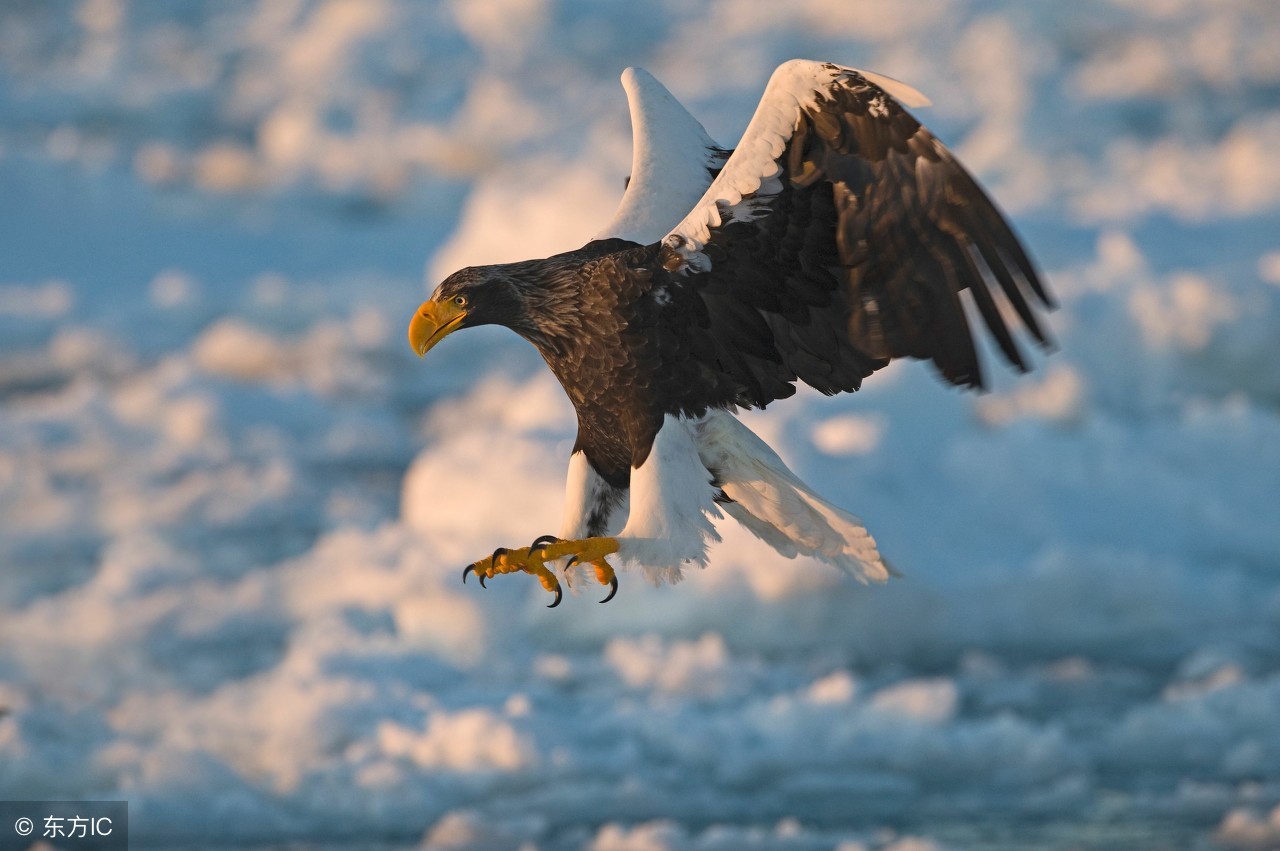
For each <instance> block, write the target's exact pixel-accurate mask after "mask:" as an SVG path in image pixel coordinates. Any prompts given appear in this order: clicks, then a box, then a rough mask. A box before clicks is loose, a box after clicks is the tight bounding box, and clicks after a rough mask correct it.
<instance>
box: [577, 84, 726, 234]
mask: <svg viewBox="0 0 1280 851" xmlns="http://www.w3.org/2000/svg"><path fill="white" fill-rule="evenodd" d="M622 87H623V88H624V89H626V91H627V103H628V105H629V106H630V107H631V140H632V162H631V178H630V180H629V181H628V182H627V191H626V194H624V195H623V196H622V202H621V203H620V204H619V205H618V210H617V212H616V213H614V215H613V219H612V220H610V222H609V224H607V225H605V227H604V230H602V231H601V232H600V233H599V234H597V235H596V237H595V238H596V239H609V238H617V239H626V240H630V241H631V242H636V243H639V244H641V245H648V244H650V243H654V242H657V241H658V240H660V239H662V237H663V235H664V234H666V233H667V232H668V231H669V230H671V226H672V225H674V224H675V223H676V222H678V221H680V217H681V216H683V215H684V214H685V213H687V212H688V211H689V209H690V208H691V207H693V206H694V205H695V204H697V203H698V199H699V198H701V197H702V193H703V192H705V191H706V189H707V187H708V186H710V185H711V181H712V179H713V178H714V177H715V176H716V174H717V173H719V171H720V167H721V166H723V165H724V163H725V160H726V159H727V158H728V156H729V152H728V151H726V150H723V149H722V148H720V147H719V146H717V145H716V143H715V142H713V141H712V140H711V137H710V136H708V135H707V131H706V130H704V129H702V125H701V124H699V123H698V120H697V119H696V118H694V117H693V116H692V115H690V114H689V112H688V110H686V109H685V108H684V106H683V105H681V103H680V101H678V100H676V99H675V97H673V96H672V94H671V92H669V91H667V89H666V87H665V86H663V85H662V83H659V82H658V81H657V80H656V79H654V78H653V76H652V75H651V74H650V73H649V72H648V71H646V70H644V69H643V68H628V69H627V70H625V71H623V72H622Z"/></svg>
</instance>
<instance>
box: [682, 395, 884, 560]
mask: <svg viewBox="0 0 1280 851" xmlns="http://www.w3.org/2000/svg"><path fill="white" fill-rule="evenodd" d="M694 433H695V439H696V441H697V445H698V455H699V457H700V458H701V460H702V463H703V464H704V465H705V466H706V467H707V468H708V469H709V470H713V471H714V472H715V474H716V475H717V476H718V477H719V482H720V486H721V488H722V489H723V490H724V492H725V495H726V496H728V497H729V498H730V499H732V500H733V502H731V503H729V504H727V505H724V506H722V508H723V509H724V510H725V512H726V513H728V514H729V515H730V516H731V517H733V518H734V519H735V520H737V521H738V522H739V523H741V524H742V525H743V526H746V527H747V529H749V530H750V531H751V532H752V533H753V534H755V535H756V537H758V538H760V539H761V540H762V541H764V542H765V543H767V544H769V545H770V546H771V547H773V548H774V549H775V550H777V551H778V552H779V553H781V554H782V555H784V556H786V557H787V558H794V557H795V556H797V555H806V556H812V557H814V558H818V559H821V560H823V561H825V562H827V563H829V564H832V565H835V566H836V567H838V568H840V569H841V570H843V571H845V572H846V573H848V574H849V575H850V576H853V577H854V578H855V579H857V580H859V581H860V582H884V581H885V580H886V579H888V578H889V577H890V576H891V575H894V574H895V571H894V570H893V569H892V568H891V567H889V565H888V564H886V563H885V561H884V559H883V558H882V557H881V556H880V552H879V550H877V549H876V542H875V540H874V539H873V538H872V537H871V533H869V532H868V531H867V528H866V526H864V525H863V524H862V521H861V520H859V519H858V518H857V517H855V516H854V515H852V514H850V513H848V512H847V511H844V510H843V509H840V508H837V507H836V506H834V505H832V504H831V503H829V502H827V501H826V500H824V499H823V498H822V497H820V496H818V495H817V494H816V493H814V492H813V489H812V488H810V487H809V486H808V485H806V484H805V483H804V482H802V481H800V479H799V478H798V477H797V476H796V474H795V473H793V472H791V470H790V469H788V468H787V465H786V464H785V463H783V461H782V459H781V458H779V457H778V454H777V453H776V452H774V451H773V449H772V448H770V446H769V445H768V444H767V443H765V442H764V441H763V440H761V439H760V438H759V437H758V436H757V435H756V434H755V432H753V431H751V429H749V428H747V427H746V426H745V425H743V424H742V423H741V422H739V421H738V419H737V417H735V416H733V415H732V414H730V413H728V412H726V411H713V412H711V413H709V414H708V415H707V416H706V417H705V418H704V419H702V420H701V421H699V422H698V423H697V425H696V427H695V432H694Z"/></svg>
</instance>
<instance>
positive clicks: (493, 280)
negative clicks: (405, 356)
mask: <svg viewBox="0 0 1280 851" xmlns="http://www.w3.org/2000/svg"><path fill="white" fill-rule="evenodd" d="M518 284H519V282H517V281H515V280H512V278H511V276H510V275H507V274H503V273H502V272H501V271H500V269H499V267H493V266H488V267H485V266H481V267H468V268H466V269H462V270H460V271H458V272H454V273H453V274H452V275H450V276H449V277H447V278H445V279H444V281H442V282H441V283H440V286H438V287H436V291H435V292H434V293H432V295H431V298H429V299H427V300H426V301H424V302H423V303H422V304H421V305H420V306H419V307H418V310H417V312H416V313H415V314H414V315H413V319H411V320H410V321H409V345H410V346H412V347H413V350H414V351H415V352H416V353H417V354H418V356H419V357H422V356H423V355H425V354H426V353H427V352H428V351H430V350H431V348H432V347H434V346H435V344H436V343H439V342H440V341H441V340H443V339H444V338H445V337H447V336H448V335H450V334H452V333H453V332H454V331H457V330H458V329H459V328H471V327H473V326H476V325H505V326H506V327H508V328H511V329H513V330H515V331H517V332H521V331H523V330H524V326H526V325H527V324H529V320H528V311H527V305H526V304H525V298H524V296H523V293H522V289H523V288H522V287H521V286H519V285H518Z"/></svg>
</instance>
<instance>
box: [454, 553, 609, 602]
mask: <svg viewBox="0 0 1280 851" xmlns="http://www.w3.org/2000/svg"><path fill="white" fill-rule="evenodd" d="M617 551H618V541H617V539H615V538H583V539H582V540H578V541H561V540H559V539H556V538H552V537H550V536H544V537H542V538H539V539H538V540H536V541H534V542H533V545H532V546H529V547H522V548H521V549H518V550H508V549H506V548H504V547H499V548H498V549H496V550H494V551H493V555H491V556H489V557H488V558H484V559H481V560H480V561H477V562H475V563H474V564H469V565H467V567H466V569H464V570H463V571H462V581H463V582H466V581H467V576H468V575H469V574H471V573H475V574H476V576H477V577H478V578H479V579H480V584H481V585H482V586H484V584H485V580H486V579H492V578H493V577H494V576H497V575H499V574H503V573H516V572H517V571H520V572H524V573H528V574H529V575H531V576H535V577H537V579H538V581H539V582H540V583H541V584H542V587H543V588H545V589H546V590H547V592H548V593H551V594H555V595H556V598H555V600H554V601H553V602H552V603H551V605H550V606H548V608H551V609H554V608H555V607H556V606H558V605H560V601H561V599H563V593H562V591H561V589H560V580H559V579H558V578H557V577H556V575H555V574H554V573H552V572H551V571H550V570H549V569H548V568H547V566H546V563H547V562H549V561H555V560H556V559H560V558H564V557H566V556H573V557H574V560H576V561H581V562H586V563H589V564H591V565H592V566H593V567H594V568H595V572H596V579H597V580H598V581H599V582H600V584H601V585H608V586H610V588H611V590H610V592H609V596H608V597H605V598H604V599H603V600H601V601H600V602H602V603H607V602H609V601H610V600H612V599H613V595H614V594H616V593H618V577H617V575H616V574H615V573H614V572H613V568H612V567H610V566H609V563H608V562H607V561H605V556H607V555H611V554H612V553H616V552H617Z"/></svg>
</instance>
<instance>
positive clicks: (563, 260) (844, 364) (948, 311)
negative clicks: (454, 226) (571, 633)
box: [409, 60, 1052, 606]
mask: <svg viewBox="0 0 1280 851" xmlns="http://www.w3.org/2000/svg"><path fill="white" fill-rule="evenodd" d="M623 85H624V87H625V88H626V90H627V95H628V99H629V102H630V106H631V112H632V123H633V131H634V132H633V138H634V148H635V152H634V161H633V168H632V177H631V180H630V183H629V185H628V188H627V192H626V194H625V195H624V197H623V200H622V203H621V204H620V206H619V208H618V212H617V214H616V215H615V217H614V219H613V220H612V221H611V222H610V224H609V225H608V226H607V227H606V229H605V231H604V232H603V233H602V234H600V235H599V236H598V237H597V238H596V239H594V240H592V241H591V242H589V243H587V244H586V245H585V246H583V247H582V248H580V249H577V250H576V251H570V252H567V253H564V254H559V255H556V256H554V257H549V258H546V259H544V260H529V261H525V262H521V263H508V264H502V265H497V266H483V267H474V268H467V269H463V270H461V271H459V272H456V273H454V274H453V275H450V276H449V277H448V278H446V279H445V280H444V281H443V282H442V283H441V284H440V286H439V287H438V288H437V289H436V291H435V293H434V294H433V295H432V297H431V298H430V299H429V300H428V301H426V302H424V303H423V304H422V306H421V307H420V308H419V309H418V312H417V313H416V314H415V315H414V317H413V319H412V321H411V322H410V325H409V341H410V344H411V345H412V346H413V348H414V351H416V352H417V353H418V354H419V355H424V354H426V352H427V351H428V350H429V349H431V347H433V346H434V345H436V344H437V343H438V342H439V341H440V340H441V339H443V338H444V337H445V336H447V335H448V334H451V333H453V332H454V331H456V330H458V329H459V328H466V327H471V326H474V325H485V324H499V325H505V326H506V327H508V328H511V329H512V330H513V331H515V332H516V333H518V334H520V335H521V336H522V337H524V338H525V339H527V340H528V341H529V342H531V343H532V344H533V345H534V346H535V347H536V348H537V349H538V351H539V352H540V353H541V354H542V356H543V358H544V359H545V360H546V362H547V364H548V365H549V366H550V367H551V370H552V371H553V372H554V373H555V375H556V377H557V378H558V379H559V380H560V383H561V385H562V386H563V387H564V389H565V392H566V393H567V394H568V395H569V398H570V400H571V401H572V402H573V406H574V408H575V410H576V411H577V417H578V437H577V441H576V443H575V445H574V448H573V453H572V455H571V457H570V461H569V481H568V488H567V493H566V504H565V519H564V522H563V524H562V527H561V529H560V531H559V534H558V535H543V536H541V537H539V538H537V539H536V540H535V541H534V542H533V544H531V545H530V546H528V547H521V548H518V549H512V550H507V549H505V548H501V547H500V548H498V549H497V550H496V551H495V552H494V553H493V554H492V555H491V556H488V557H486V558H483V559H481V560H479V561H477V562H476V563H474V564H471V565H468V566H467V568H466V569H465V570H464V572H463V579H464V580H465V579H466V577H467V576H468V575H469V574H471V573H476V574H477V575H478V576H479V579H480V581H481V584H483V583H484V582H485V580H487V579H489V578H492V577H493V576H494V575H497V574H503V573H511V572H516V571H523V572H526V573H530V574H532V575H534V576H536V577H538V578H539V579H540V580H541V582H542V584H543V586H544V587H545V588H546V590H547V591H549V592H551V593H553V594H554V595H555V599H554V601H553V602H552V603H551V605H552V606H555V605H557V604H558V603H559V602H560V600H561V591H560V580H559V578H558V577H557V575H556V573H555V572H553V570H552V567H553V566H556V565H560V566H561V567H562V569H564V570H568V569H572V568H573V566H574V565H581V566H590V567H591V568H592V569H593V570H594V575H595V578H596V579H597V580H598V581H599V582H600V583H601V584H604V585H609V586H610V592H609V595H608V597H606V598H605V599H606V600H608V599H611V598H612V597H613V595H614V594H615V593H616V592H617V588H618V583H617V577H616V574H615V572H614V567H615V566H632V565H634V566H638V567H640V568H642V569H643V570H644V571H645V572H646V573H648V574H649V575H650V576H651V577H658V578H667V579H677V578H679V576H680V572H681V570H682V568H683V567H684V566H685V565H688V564H694V565H698V566H702V565H705V564H706V557H707V546H708V544H709V542H711V541H713V540H716V537H717V536H716V533H715V530H714V528H713V526H712V525H711V522H710V518H711V517H713V516H718V515H719V513H720V511H721V510H723V511H724V512H725V513H728V514H729V515H730V516H731V517H733V518H734V519H736V520H738V521H739V522H741V523H742V524H743V525H744V526H746V527H747V528H748V529H750V530H751V531H752V532H753V533H755V534H756V535H757V536H758V537H760V538H761V539H762V540H764V541H765V542H766V543H768V544H770V545H771V546H773V547H774V548H775V549H777V550H778V551H779V552H781V553H782V554H783V555H786V556H796V555H808V556H813V557H816V558H819V559H822V560H824V561H827V562H829V563H831V564H833V565H835V566H837V567H839V568H841V569H843V570H845V571H846V572H848V573H849V574H851V575H852V576H854V577H856V578H858V579H860V580H862V581H883V580H884V579H886V578H888V576H889V575H890V572H891V571H890V568H889V567H888V565H887V564H886V563H885V562H884V560H883V559H882V558H881V556H880V553H879V552H878V550H877V548H876V545H875V542H874V540H873V539H872V538H871V536H870V534H868V532H867V530H866V529H865V527H864V526H863V525H862V523H861V521H860V520H858V518H856V517H854V516H853V515H851V514H849V513H848V512H845V511H844V510H842V509H840V508H837V507H836V506H834V505H831V504H830V503H828V502H827V501H826V500H824V499H822V498H821V497H820V496H818V495H817V494H816V493H814V492H813V490H812V489H810V488H809V487H808V486H807V485H805V484H804V482H802V481H800V479H799V478H797V477H796V476H795V474H794V473H792V472H791V471H790V470H789V469H787V467H786V465H785V464H784V463H783V462H782V460H781V459H780V458H779V457H778V455H777V454H776V453H775V452H774V451H773V450H772V449H770V448H769V446H768V445H766V444H765V443H764V442H763V441H762V440H760V438H758V437H757V436H756V435H755V434H753V433H752V432H751V431H750V430H748V429H747V428H746V427H745V426H744V425H742V424H741V423H740V422H739V421H738V419H737V418H736V417H735V416H734V411H735V410H736V409H737V408H739V407H758V408H763V407H764V406H766V405H768V404H769V403H770V402H772V401H774V400H777V399H781V398H785V397H787V396H790V395H792V394H793V393H794V392H795V386H796V382H797V381H802V382H804V383H806V384H808V385H810V386H812V387H814V388H816V389H818V390H820V391H822V392H823V393H827V394H833V393H839V392H850V391H854V390H857V389H858V388H859V387H860V386H861V384H862V381H863V379H865V378H867V377H868V376H869V375H871V374H872V373H873V372H875V371H876V370H878V369H880V368H881V367H883V366H885V365H886V364H888V363H889V362H890V361H891V360H892V359H894V358H900V357H912V358H920V359H925V360H928V361H931V362H932V363H933V365H934V366H935V367H936V368H937V370H938V371H939V373H940V374H941V375H942V376H943V377H944V378H945V379H946V380H947V381H949V382H951V383H953V384H956V385H959V386H962V387H973V388H977V387H982V386H983V376H982V369H981V365H980V363H979V358H978V354H977V349H976V347H975V345H974V339H973V333H972V328H971V325H970V321H969V318H968V316H967V314H966V309H965V306H964V301H965V299H966V298H967V299H969V300H970V301H972V304H973V308H974V310H976V313H977V314H978V316H979V317H981V321H982V325H983V326H985V327H986V329H987V331H988V332H989V333H990V334H991V335H992V337H993V338H994V339H995V342H996V343H997V345H998V347H999V350H1000V352H1001V353H1002V355H1003V356H1004V358H1005V359H1006V360H1008V362H1009V363H1010V364H1012V365H1013V366H1015V367H1017V368H1018V369H1021V370H1025V369H1027V361H1026V360H1025V358H1024V356H1023V354H1022V352H1021V350H1020V349H1019V348H1018V344H1017V342H1016V341H1015V337H1014V330H1015V329H1014V328H1011V327H1010V326H1011V325H1021V326H1022V328H1023V330H1024V332H1025V333H1027V334H1029V335H1030V336H1031V338H1032V339H1034V340H1035V341H1036V342H1037V343H1039V344H1041V345H1047V344H1048V338H1047V336H1046V333H1045V331H1044V329H1043V328H1042V325H1041V322H1040V319H1039V318H1038V316H1037V310H1038V309H1040V308H1044V307H1050V306H1052V304H1051V300H1050V297H1049V295H1048V293H1047V292H1046V290H1045V288H1044V286H1043V284H1042V283H1041V281H1040V279H1039V277H1038V275H1037V273H1036V270H1035V268H1034V266H1033V264H1032V262H1031V260H1030V259H1029V258H1028V256H1027V254H1026V252H1025V251H1024V249H1023V247H1022V246H1021V244H1020V243H1019V241H1018V239H1017V237H1016V236H1015V235H1014V234H1013V232H1012V230H1011V229H1010V227H1009V225H1008V223H1007V222H1006V221H1005V219H1004V217H1003V216H1002V215H1001V214H1000V212H999V211H998V210H997V209H996V207H995V205H994V204H993V203H992V202H991V200H990V199H989V198H988V197H987V196H986V194H985V193H984V192H983V191H982V189H981V188H980V187H979V186H978V185H977V183H976V182H975V181H974V179H973V178H972V177H971V176H970V175H969V173H968V172H967V171H966V170H965V169H964V168H963V167H962V166H961V165H960V164H959V163H958V162H957V161H956V160H955V158H954V157H953V156H952V154H951V153H950V152H949V151H948V150H947V149H946V148H945V147H944V146H943V145H942V143H941V142H939V141H938V140H937V139H936V138H935V137H934V136H933V134H931V133H930V132H929V131H928V130H927V129H925V128H924V127H923V126H922V125H921V124H920V123H919V122H918V121H916V119H915V118H914V117H912V116H911V114H910V113H908V112H907V111H906V109H905V108H904V105H905V106H921V105H925V104H927V103H928V102H927V101H926V100H925V99H924V98H923V96H921V95H920V94H919V93H918V92H915V91H914V90H913V89H911V88H910V87H908V86H906V85H904V84H902V83H899V82H897V81H895V80H891V79H889V78H886V77H881V76H879V75H875V74H871V73H869V72H865V71H858V70H855V69H852V68H843V67H840V66H836V65H832V64H829V63H820V62H810V61H803V60H793V61H791V62H787V63H785V64H783V65H782V66H780V67H779V68H778V69H777V70H776V71H775V72H774V74H773V76H772V77H771V79H770V81H769V84H768V87H767V88H766V89H765V93H764V96H763V97H762V98H761V101H760V105H759V107H758V108H757V110H756V113H755V116H754V117H753V118H752V120H751V123H750V124H749V125H748V127H747V130H746V132H745V133H744V134H743V137H742V139H741V140H740V141H739V143H738V147H737V148H736V149H735V150H733V151H732V152H731V151H729V150H726V149H723V148H721V147H719V146H717V145H716V144H715V143H714V142H713V141H712V140H711V139H710V138H709V137H708V136H707V134H706V132H705V131H704V130H703V128H702V126H701V125H700V124H698V122H697V121H696V120H695V119H694V118H693V117H692V116H691V115H689V114H688V112H687V111H685V109H684V108H683V107H682V106H681V105H680V104H679V102H678V101H676V100H675V98H673V97H672V96H671V94H670V93H669V92H667V90H666V89H664V88H663V87H662V85H661V84H660V83H658V82H657V81H656V80H655V79H653V77H651V76H649V75H648V74H647V73H646V72H644V71H641V70H639V69H628V70H627V71H626V72H624V74H623ZM965 293H968V296H965V295H964V294H965ZM610 559H612V560H613V563H612V564H611V562H610Z"/></svg>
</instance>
